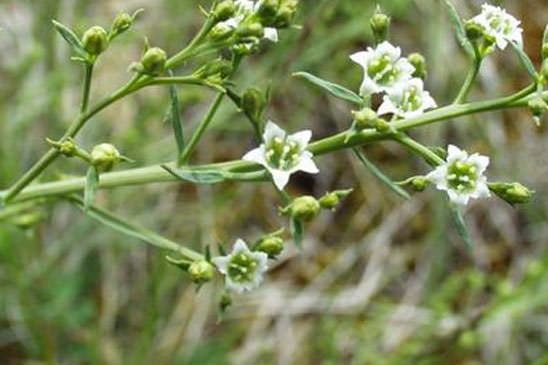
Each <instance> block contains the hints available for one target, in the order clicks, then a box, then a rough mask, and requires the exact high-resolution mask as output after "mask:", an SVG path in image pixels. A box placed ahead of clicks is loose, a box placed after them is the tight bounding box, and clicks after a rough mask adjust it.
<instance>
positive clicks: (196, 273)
mask: <svg viewBox="0 0 548 365" xmlns="http://www.w3.org/2000/svg"><path fill="white" fill-rule="evenodd" d="M188 273H189V274H190V279H191V280H192V282H193V283H195V284H198V285H202V284H204V283H206V282H208V281H210V280H211V279H213V275H214V274H215V269H214V268H213V265H211V264H210V263H209V262H207V261H205V260H200V261H194V262H193V263H192V264H190V266H189V268H188Z"/></svg>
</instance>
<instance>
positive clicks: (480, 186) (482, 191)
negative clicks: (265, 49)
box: [472, 176, 491, 198]
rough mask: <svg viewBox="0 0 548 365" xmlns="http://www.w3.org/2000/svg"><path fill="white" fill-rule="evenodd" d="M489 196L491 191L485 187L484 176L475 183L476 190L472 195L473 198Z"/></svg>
mask: <svg viewBox="0 0 548 365" xmlns="http://www.w3.org/2000/svg"><path fill="white" fill-rule="evenodd" d="M490 196H491V191H489V187H488V186H487V179H486V178H485V176H482V177H481V178H480V179H479V180H478V181H476V189H475V190H474V192H473V193H472V197H474V198H489V197H490Z"/></svg>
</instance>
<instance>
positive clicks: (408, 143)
mask: <svg viewBox="0 0 548 365" xmlns="http://www.w3.org/2000/svg"><path fill="white" fill-rule="evenodd" d="M392 138H393V139H394V140H395V141H397V142H399V143H401V144H402V145H404V146H405V147H407V148H409V149H410V150H411V151H413V152H415V153H417V154H418V155H420V156H421V157H422V158H424V159H425V160H426V162H428V163H429V164H431V165H433V166H438V165H441V164H442V163H444V162H445V161H444V160H443V158H441V157H440V156H438V155H436V154H435V153H434V152H432V151H431V150H430V149H429V148H428V147H426V146H424V145H422V144H421V143H419V142H417V141H415V140H414V139H413V138H411V137H409V136H408V135H406V134H405V133H397V134H395V135H394V136H393V137H392Z"/></svg>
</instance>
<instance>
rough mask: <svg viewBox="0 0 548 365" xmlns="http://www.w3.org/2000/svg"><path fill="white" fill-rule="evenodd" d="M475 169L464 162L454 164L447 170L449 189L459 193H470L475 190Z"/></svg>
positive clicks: (474, 166)
mask: <svg viewBox="0 0 548 365" xmlns="http://www.w3.org/2000/svg"><path fill="white" fill-rule="evenodd" d="M477 171H478V169H477V167H476V165H474V164H470V163H466V162H460V161H458V162H455V163H453V164H452V165H450V166H449V167H448V169H447V182H448V184H449V187H450V188H451V189H453V190H457V191H459V192H467V191H472V190H474V189H475V188H476V180H477V178H478V175H477Z"/></svg>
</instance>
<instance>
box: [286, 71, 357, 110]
mask: <svg viewBox="0 0 548 365" xmlns="http://www.w3.org/2000/svg"><path fill="white" fill-rule="evenodd" d="M293 76H295V77H298V78H301V79H304V80H306V81H308V82H310V83H311V84H313V85H316V86H317V87H319V88H320V89H322V90H324V91H326V92H328V93H329V94H331V95H333V96H334V97H336V98H339V99H342V100H346V101H349V102H351V103H354V104H358V105H362V104H363V103H364V101H363V99H362V98H361V97H360V96H359V95H358V94H356V93H354V92H353V91H350V90H348V89H347V88H345V87H343V86H341V85H337V84H334V83H332V82H329V81H326V80H322V79H320V78H319V77H316V76H314V75H312V74H309V73H308V72H295V73H294V74H293Z"/></svg>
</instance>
